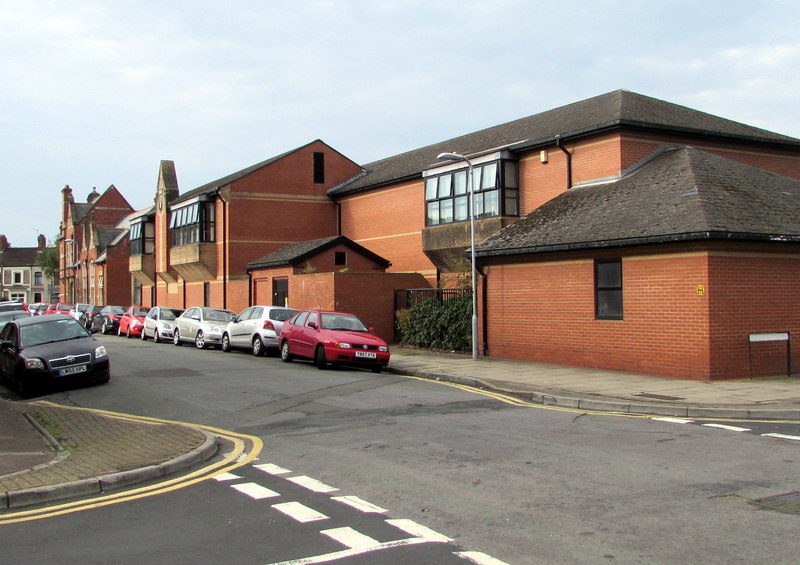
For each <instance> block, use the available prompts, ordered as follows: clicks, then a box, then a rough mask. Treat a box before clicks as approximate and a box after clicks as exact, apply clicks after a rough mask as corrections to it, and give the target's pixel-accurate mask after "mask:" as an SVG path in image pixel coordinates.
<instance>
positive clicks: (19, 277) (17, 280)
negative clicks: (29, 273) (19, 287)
mask: <svg viewBox="0 0 800 565" xmlns="http://www.w3.org/2000/svg"><path fill="white" fill-rule="evenodd" d="M14 284H22V271H14Z"/></svg>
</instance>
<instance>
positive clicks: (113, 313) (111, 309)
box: [89, 306, 125, 334]
mask: <svg viewBox="0 0 800 565" xmlns="http://www.w3.org/2000/svg"><path fill="white" fill-rule="evenodd" d="M124 313H125V308H123V307H122V306H103V309H102V310H100V313H99V314H98V315H97V316H95V317H94V320H92V327H91V328H89V331H91V332H97V331H99V332H101V333H103V334H110V333H116V331H117V328H119V319H120V318H121V317H122V315H123V314H124Z"/></svg>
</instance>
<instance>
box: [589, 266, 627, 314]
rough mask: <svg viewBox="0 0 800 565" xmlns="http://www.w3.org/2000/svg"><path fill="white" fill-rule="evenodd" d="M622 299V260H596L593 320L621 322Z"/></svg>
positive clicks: (622, 311)
mask: <svg viewBox="0 0 800 565" xmlns="http://www.w3.org/2000/svg"><path fill="white" fill-rule="evenodd" d="M609 267H610V268H609ZM614 267H616V268H614ZM623 299H624V295H623V272H622V259H596V260H595V262H594V315H595V319H598V320H622V319H623V314H624V311H625V308H624V303H623Z"/></svg>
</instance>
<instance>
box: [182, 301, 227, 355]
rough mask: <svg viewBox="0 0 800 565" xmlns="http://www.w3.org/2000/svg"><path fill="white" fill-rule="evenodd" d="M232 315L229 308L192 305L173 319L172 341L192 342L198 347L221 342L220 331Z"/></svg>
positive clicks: (202, 347)
mask: <svg viewBox="0 0 800 565" xmlns="http://www.w3.org/2000/svg"><path fill="white" fill-rule="evenodd" d="M233 317H234V313H233V312H231V311H230V310H222V309H220V308H201V307H199V306H194V307H192V308H189V309H188V310H186V311H185V312H184V313H183V314H181V315H180V316H178V317H177V318H176V319H175V333H174V334H173V335H172V343H174V344H175V345H181V344H182V343H184V342H186V343H191V342H194V344H195V346H196V347H197V348H198V349H205V348H206V347H208V346H209V345H219V344H221V343H222V332H223V330H224V329H225V327H226V326H227V325H228V322H230V321H231V320H232V319H233Z"/></svg>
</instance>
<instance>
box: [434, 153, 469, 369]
mask: <svg viewBox="0 0 800 565" xmlns="http://www.w3.org/2000/svg"><path fill="white" fill-rule="evenodd" d="M437 159H449V160H451V161H464V162H465V163H466V164H467V167H468V172H467V192H468V193H469V256H470V266H471V270H472V359H473V360H475V359H477V358H478V288H477V276H476V268H475V187H474V183H473V181H472V161H470V160H469V159H467V158H466V157H465V156H464V155H461V154H460V153H440V154H439V155H438V156H437Z"/></svg>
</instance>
